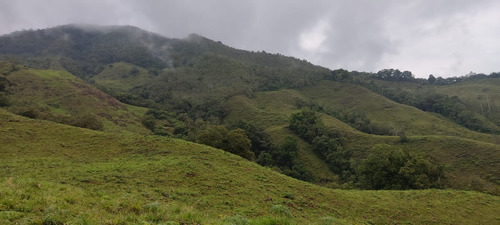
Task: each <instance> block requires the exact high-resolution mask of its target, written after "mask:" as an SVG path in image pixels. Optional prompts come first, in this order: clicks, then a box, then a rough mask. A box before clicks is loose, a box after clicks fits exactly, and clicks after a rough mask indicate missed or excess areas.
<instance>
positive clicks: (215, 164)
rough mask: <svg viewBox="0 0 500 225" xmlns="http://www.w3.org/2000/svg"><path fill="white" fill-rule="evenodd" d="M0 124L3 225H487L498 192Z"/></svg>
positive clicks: (140, 139) (6, 118)
mask: <svg viewBox="0 0 500 225" xmlns="http://www.w3.org/2000/svg"><path fill="white" fill-rule="evenodd" d="M0 122H1V123H2V126H0V133H1V134H2V135H0V142H1V143H2V145H1V146H0V165H2V168H3V169H2V170H0V180H1V182H0V193H2V194H1V195H0V222H1V223H5V224H12V223H21V224H22V223H38V224H43V223H46V224H61V223H63V224H65V223H87V224H104V223H111V224H118V223H125V224H129V223H130V224H134V223H163V224H198V223H201V224H223V223H228V224H235V223H236V224H238V223H245V222H247V223H249V224H324V223H327V222H328V223H340V224H353V223H354V224H360V223H361V224H362V223H375V224H379V223H437V224H441V223H460V224H475V223H478V222H479V223H483V224H494V223H495V221H496V220H497V219H498V218H497V217H498V216H497V212H498V208H499V207H500V205H499V202H500V201H499V199H498V196H492V195H488V194H482V193H478V192H470V191H453V190H424V191H358V190H350V191H345V190H333V189H327V188H322V187H318V186H316V185H312V184H309V183H305V182H300V181H297V180H295V179H292V178H289V177H286V176H283V175H280V174H278V173H276V172H273V171H272V170H270V169H266V168H263V167H260V166H257V165H256V164H254V163H251V162H248V161H247V160H244V159H242V158H240V157H238V156H234V155H231V154H227V153H225V152H223V151H219V150H217V149H214V148H210V147H206V146H202V145H198V144H194V143H190V142H186V141H182V140H178V139H172V138H168V137H158V136H155V137H153V136H136V135H124V134H122V135H117V134H110V133H104V132H94V131H91V130H85V129H80V128H74V127H69V126H62V125H58V124H55V123H52V122H46V121H40V120H31V119H27V118H23V117H19V116H16V115H13V114H11V113H8V112H7V111H5V110H3V109H0ZM27 130H28V131H29V133H28V132H26V131H27ZM47 130H50V131H51V132H46V131H47ZM33 168H36V170H33Z"/></svg>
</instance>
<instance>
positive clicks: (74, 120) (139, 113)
mask: <svg viewBox="0 0 500 225" xmlns="http://www.w3.org/2000/svg"><path fill="white" fill-rule="evenodd" d="M18 67H19V66H18ZM5 78H6V79H7V80H8V81H9V82H10V84H9V85H8V87H7V88H6V91H7V93H8V97H9V103H10V105H9V106H8V107H6V109H8V110H9V111H12V112H15V113H17V114H21V115H25V116H28V117H32V118H40V119H47V120H52V121H57V122H62V123H68V124H73V125H77V126H79V125H80V126H84V127H88V128H93V129H99V130H104V131H109V132H115V133H123V132H132V133H139V134H148V133H149V132H150V131H149V130H147V129H146V128H145V127H144V126H143V125H142V123H141V118H142V117H143V115H144V114H145V113H146V110H147V109H145V108H140V107H136V106H131V105H126V104H123V103H121V102H119V101H117V100H116V99H114V98H113V97H111V96H109V95H107V94H106V93H104V92H102V91H100V90H98V89H96V88H95V87H92V86H91V85H89V84H88V83H86V82H84V81H83V80H81V79H79V78H77V77H75V76H73V75H72V74H70V73H68V72H63V71H56V70H36V69H26V68H17V69H16V70H15V71H9V73H8V74H7V75H5Z"/></svg>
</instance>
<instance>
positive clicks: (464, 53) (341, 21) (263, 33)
mask: <svg viewBox="0 0 500 225" xmlns="http://www.w3.org/2000/svg"><path fill="white" fill-rule="evenodd" d="M0 5H2V7H1V8H0V19H1V20H0V34H6V33H9V32H12V31H15V30H21V29H29V28H35V29H36V28H46V27H50V26H57V25H63V24H67V23H90V24H105V25H113V24H116V25H125V24H128V25H133V26H137V27H140V28H143V29H145V30H149V31H152V32H156V33H160V34H162V35H164V36H167V37H177V38H182V37H185V36H187V35H188V34H190V33H197V34H200V35H203V36H206V37H208V38H211V39H214V40H217V41H222V42H223V43H225V44H227V45H229V46H232V47H236V48H243V49H247V50H265V51H266V52H272V53H281V54H284V55H292V56H295V57H299V58H305V59H306V60H309V61H311V62H313V63H316V64H320V65H323V66H326V67H330V68H332V69H335V68H339V67H342V68H345V69H349V70H360V71H372V72H376V71H377V70H379V69H383V68H390V67H397V68H400V69H404V70H412V71H414V72H416V73H417V74H418V75H420V76H427V75H428V74H430V73H434V74H437V75H463V74H464V73H467V72H469V71H471V70H473V71H476V72H494V71H498V68H497V65H496V64H494V63H493V62H492V60H491V59H486V58H485V59H484V60H478V58H482V57H491V56H494V55H496V54H495V53H497V52H499V51H500V46H499V45H498V44H496V42H495V41H494V40H498V35H500V34H499V32H494V31H491V29H495V28H500V20H499V18H498V16H495V15H496V14H497V12H498V11H500V3H497V1H495V0H475V1H469V0H420V1H411V2H408V1H398V0H379V1H370V0H340V1H328V0H314V1H299V0H273V1H266V0H252V1H234V0H203V1H195V0H169V1H163V0H161V1H160V0H149V1H140V0H102V1H83V0H82V1H77V0H75V1H65V0H45V1H38V0H18V1H11V0H0ZM318 24H319V25H318ZM483 26H488V27H491V29H487V28H488V27H483ZM314 29H316V30H314ZM308 38H309V39H310V40H305V39H308ZM304 47H306V48H304ZM492 48H493V49H492ZM478 51H482V52H485V53H487V54H484V56H481V54H479V53H478ZM493 61H494V60H493ZM477 70H482V71H477Z"/></svg>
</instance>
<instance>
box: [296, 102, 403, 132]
mask: <svg viewBox="0 0 500 225" xmlns="http://www.w3.org/2000/svg"><path fill="white" fill-rule="evenodd" d="M295 106H296V107H297V108H299V109H309V110H311V111H314V112H321V113H325V114H327V115H329V116H333V117H335V118H337V119H338V120H340V121H342V122H344V123H347V124H349V125H350V126H351V127H353V128H354V129H356V130H359V131H362V132H365V133H367V134H377V135H393V133H392V132H391V131H390V129H389V127H384V126H381V125H375V124H373V123H372V122H371V120H370V119H369V118H368V117H367V116H366V115H365V114H364V113H363V112H360V111H347V110H340V109H332V108H328V107H323V106H321V105H319V104H317V103H314V102H306V101H303V100H301V99H297V100H296V101H295Z"/></svg>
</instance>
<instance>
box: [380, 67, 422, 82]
mask: <svg viewBox="0 0 500 225" xmlns="http://www.w3.org/2000/svg"><path fill="white" fill-rule="evenodd" d="M372 77H373V78H375V79H379V80H387V81H412V80H414V79H415V77H413V74H412V73H411V72H410V71H403V72H401V71H400V70H398V69H383V70H380V71H378V72H377V73H376V74H373V75H372Z"/></svg>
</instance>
